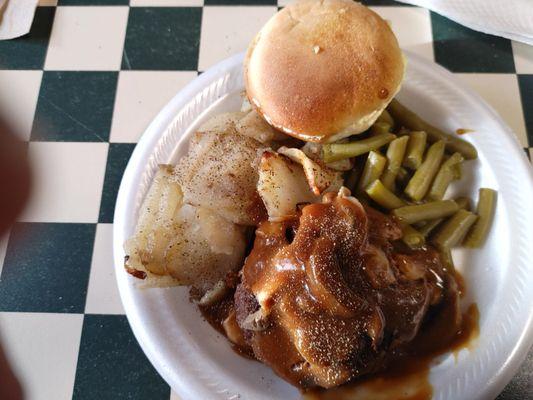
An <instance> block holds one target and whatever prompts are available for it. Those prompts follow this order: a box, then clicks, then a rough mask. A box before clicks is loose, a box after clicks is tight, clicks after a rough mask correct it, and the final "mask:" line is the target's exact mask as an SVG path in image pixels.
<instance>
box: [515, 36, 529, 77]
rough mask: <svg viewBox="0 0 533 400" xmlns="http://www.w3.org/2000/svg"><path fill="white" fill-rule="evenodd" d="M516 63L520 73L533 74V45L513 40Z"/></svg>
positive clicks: (517, 70)
mask: <svg viewBox="0 0 533 400" xmlns="http://www.w3.org/2000/svg"><path fill="white" fill-rule="evenodd" d="M512 46H513V56H514V65H515V68H516V72H517V73H519V74H533V46H530V45H527V44H525V43H520V42H512Z"/></svg>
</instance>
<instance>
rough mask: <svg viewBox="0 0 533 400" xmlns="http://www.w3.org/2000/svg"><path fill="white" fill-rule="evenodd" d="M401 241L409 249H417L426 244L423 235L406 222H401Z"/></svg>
mask: <svg viewBox="0 0 533 400" xmlns="http://www.w3.org/2000/svg"><path fill="white" fill-rule="evenodd" d="M402 241H403V242H404V243H405V244H406V245H407V246H409V247H410V248H411V249H419V248H420V247H422V246H424V245H425V244H426V238H425V237H424V235H422V234H421V233H420V232H418V231H417V230H416V229H415V228H413V227H412V226H411V225H408V224H402Z"/></svg>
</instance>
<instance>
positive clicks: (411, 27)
mask: <svg viewBox="0 0 533 400" xmlns="http://www.w3.org/2000/svg"><path fill="white" fill-rule="evenodd" d="M370 8H371V9H372V10H374V11H375V12H377V13H378V14H379V15H380V16H381V17H383V18H384V19H385V20H387V21H389V22H390V24H391V27H392V30H393V31H394V33H395V34H396V37H397V38H398V42H399V43H400V46H401V48H402V49H406V50H410V51H412V52H413V53H416V54H418V55H420V56H422V57H424V58H426V59H428V60H430V61H433V36H432V34H431V19H430V16H429V11H428V10H427V9H425V8H419V7H388V6H387V7H370Z"/></svg>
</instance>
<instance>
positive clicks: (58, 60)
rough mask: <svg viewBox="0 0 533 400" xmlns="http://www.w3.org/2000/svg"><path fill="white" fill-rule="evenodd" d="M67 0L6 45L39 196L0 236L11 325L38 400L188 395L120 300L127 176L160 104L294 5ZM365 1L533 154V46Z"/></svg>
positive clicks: (5, 89) (3, 65) (48, 4)
mask: <svg viewBox="0 0 533 400" xmlns="http://www.w3.org/2000/svg"><path fill="white" fill-rule="evenodd" d="M15 1H16V0H15ZM57 1H58V0H55V1H54V0H41V6H40V7H39V8H38V9H37V13H36V15H35V20H34V23H33V26H32V29H31V32H30V34H29V35H27V36H25V37H23V38H20V39H17V40H12V41H4V42H0V110H1V111H2V112H3V113H5V114H6V115H7V117H8V118H9V119H10V121H11V122H12V123H13V125H15V126H16V127H17V128H18V130H19V133H20V135H21V136H22V138H23V139H24V140H25V141H27V142H29V144H28V152H29V156H30V157H31V159H32V162H33V165H34V173H35V176H34V192H33V197H32V200H31V201H30V203H29V204H28V207H27V209H26V210H25V212H24V214H23V215H22V216H21V218H20V222H18V223H17V224H16V225H15V226H13V228H12V229H11V231H10V233H9V235H7V236H6V237H4V238H3V239H1V240H0V272H1V275H0V334H1V336H2V340H3V343H4V345H5V346H6V348H7V349H6V350H7V353H8V355H9V357H10V359H11V360H12V362H13V364H14V367H15V369H16V371H17V373H18V375H19V377H20V378H21V380H22V382H23V384H24V387H25V390H26V393H27V398H28V399H31V400H34V399H38V400H41V399H42V400H61V399H70V398H75V399H98V400H104V399H113V400H115V399H150V400H151V399H169V398H173V399H177V396H175V395H174V394H171V390H170V388H169V386H168V385H167V384H166V383H165V382H164V381H163V380H162V379H161V378H160V377H159V375H158V374H157V373H156V371H155V370H154V368H153V367H152V366H151V365H150V363H149V362H148V361H147V359H146V357H145V356H144V354H143V352H142V350H141V349H140V348H139V346H138V344H137V342H136V340H135V338H134V337H133V335H132V333H131V331H130V328H129V326H128V323H127V320H126V317H125V316H124V311H123V308H122V305H121V303H120V299H119V297H118V293H117V288H116V284H115V278H114V272H113V259H112V240H111V239H112V222H113V211H114V204H115V197H116V193H117V189H118V185H119V183H120V179H121V176H122V173H123V170H124V168H125V166H126V163H127V161H128V158H129V157H130V155H131V152H132V151H133V148H134V147H135V143H136V142H137V140H138V139H139V137H140V135H141V134H142V132H143V131H144V129H145V128H146V127H147V125H148V124H149V122H150V121H151V119H152V118H153V117H154V116H155V115H156V113H157V112H158V111H159V110H160V109H161V108H162V106H163V105H164V104H165V103H166V102H167V101H168V100H169V99H170V98H171V97H172V96H174V95H175V94H176V93H177V92H178V91H179V90H180V88H182V87H183V86H184V85H185V84H186V83H188V82H189V81H191V80H192V79H194V78H195V77H196V76H197V75H198V74H199V73H200V72H201V71H204V70H206V69H207V68H209V67H210V66H211V65H213V64H214V63H216V62H217V61H219V60H222V59H224V58H226V57H227V56H230V55H232V54H234V53H236V52H239V51H241V50H243V49H245V48H246V46H247V44H248V41H249V40H250V38H251V37H252V35H253V34H254V33H255V32H256V31H257V30H258V29H259V28H260V27H261V26H262V25H263V24H264V22H265V21H267V19H268V18H269V17H270V16H271V15H273V14H274V13H275V12H276V11H277V10H278V8H279V7H282V6H283V5H284V3H285V1H281V0H280V1H279V2H277V1H276V0H255V1H254V0H240V1H231V0H205V1H204V0H59V4H57ZM365 3H366V4H368V5H370V6H372V8H374V9H375V10H376V11H377V12H379V13H380V14H381V15H382V16H383V17H384V18H386V19H388V20H390V21H391V23H392V27H393V29H394V31H395V32H396V34H397V36H398V38H399V41H400V44H401V45H402V47H404V48H406V49H409V50H411V51H413V52H415V53H418V54H420V55H421V56H423V57H425V58H427V59H430V60H432V61H433V60H434V61H436V62H437V63H439V64H441V65H443V66H444V67H446V68H448V69H449V70H451V71H452V72H453V73H455V74H456V75H458V76H459V77H460V79H462V80H463V81H464V83H465V85H470V86H471V87H473V88H474V90H476V91H477V92H478V93H480V94H481V95H482V96H483V97H484V98H485V99H486V100H487V101H488V102H489V103H490V104H491V105H492V106H493V107H494V108H495V109H496V110H497V111H498V112H499V113H500V114H501V116H502V117H503V118H504V119H505V120H506V122H507V123H508V124H509V125H510V126H511V127H512V128H513V130H514V132H516V134H517V136H518V139H519V141H520V143H521V145H522V147H523V148H524V151H525V152H526V154H527V155H528V156H531V154H532V148H531V146H533V47H528V46H526V45H522V44H519V43H515V42H511V41H509V40H507V39H502V38H497V37H493V36H489V35H484V34H481V33H477V32H474V31H472V30H470V29H467V28H464V27H462V26H460V25H458V24H456V23H454V22H452V21H450V20H448V19H446V18H443V17H441V16H439V15H436V14H433V13H431V12H429V11H428V10H425V9H421V8H417V7H411V6H405V5H401V4H399V3H395V2H394V1H391V0H373V1H372V0H368V1H365ZM3 190H9V188H3ZM532 371H533V354H532V353H530V355H529V357H528V361H526V363H525V364H524V365H523V367H522V369H521V371H520V372H519V374H518V375H517V376H516V377H515V378H514V380H513V382H512V383H511V384H510V385H509V386H508V387H507V388H506V390H505V391H504V393H503V394H502V395H501V399H527V398H529V399H531V398H533V378H532ZM0 384H1V383H0Z"/></svg>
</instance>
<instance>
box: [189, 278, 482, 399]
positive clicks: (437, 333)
mask: <svg viewBox="0 0 533 400" xmlns="http://www.w3.org/2000/svg"><path fill="white" fill-rule="evenodd" d="M456 274H457V276H456V278H458V281H461V280H462V277H461V275H459V274H458V273H456ZM232 302H233V292H231V293H228V295H227V297H226V298H224V299H223V300H222V301H220V302H219V303H217V304H215V305H213V306H211V307H199V308H200V311H201V313H202V315H203V317H204V318H205V320H206V321H207V322H209V324H210V325H211V326H212V327H213V328H215V329H216V330H217V331H218V332H220V333H221V334H222V335H225V333H224V329H223V328H222V322H223V321H224V319H225V318H226V317H227V315H228V313H229V310H230V308H231V304H232ZM446 307H452V305H451V304H445V305H443V308H444V309H442V310H440V312H439V318H437V319H435V320H434V321H429V323H428V324H426V325H425V326H424V327H423V329H422V331H421V332H420V333H419V334H418V337H417V339H415V341H414V343H416V344H417V348H416V349H409V350H408V353H409V354H401V355H398V357H397V358H396V359H395V360H394V361H393V362H392V363H391V364H390V365H389V367H388V368H387V370H386V371H384V372H381V373H378V374H374V375H372V376H369V377H366V378H363V379H358V380H356V381H354V382H352V383H349V384H346V385H343V386H340V387H338V388H334V389H329V390H313V391H308V392H306V393H304V394H303V397H304V399H307V400H330V399H331V400H429V399H431V398H432V396H433V388H432V387H431V383H430V382H429V371H430V368H431V366H432V365H433V364H434V362H435V360H434V359H435V358H436V357H438V356H440V355H442V354H445V353H447V352H453V353H454V354H455V355H457V354H458V353H459V352H460V351H461V350H462V349H464V348H467V349H472V348H473V347H474V346H475V343H476V339H477V338H478V336H479V325H478V321H479V311H478V308H477V305H476V304H475V303H474V304H471V305H470V306H469V307H468V309H467V310H466V312H465V313H463V320H462V327H461V330H460V331H459V332H458V333H457V334H454V335H453V337H451V338H450V334H449V332H447V330H446V327H447V326H452V325H453V324H450V323H449V321H448V319H447V317H449V316H450V313H447V312H446ZM232 348H233V350H234V351H235V352H237V353H238V354H239V355H241V356H244V357H246V358H251V359H253V358H254V357H253V354H251V352H250V350H249V349H243V348H241V347H239V346H235V345H232Z"/></svg>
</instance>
